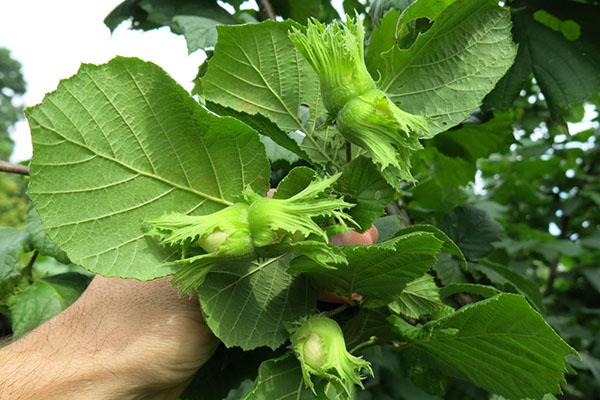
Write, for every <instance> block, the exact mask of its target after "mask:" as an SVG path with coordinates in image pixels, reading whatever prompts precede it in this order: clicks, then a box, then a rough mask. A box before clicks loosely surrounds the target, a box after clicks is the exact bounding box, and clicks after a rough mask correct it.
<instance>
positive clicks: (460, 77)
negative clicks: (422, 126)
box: [372, 0, 516, 136]
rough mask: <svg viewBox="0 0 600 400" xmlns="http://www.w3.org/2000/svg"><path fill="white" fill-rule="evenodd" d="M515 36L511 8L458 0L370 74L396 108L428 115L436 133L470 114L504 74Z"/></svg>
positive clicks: (483, 1)
mask: <svg viewBox="0 0 600 400" xmlns="http://www.w3.org/2000/svg"><path fill="white" fill-rule="evenodd" d="M511 37H512V36H511V21H510V13H509V12H508V10H506V9H503V8H500V7H498V5H497V2H496V1H494V0H472V1H459V2H455V3H454V4H452V5H451V6H449V7H448V8H446V9H445V10H444V11H443V12H442V13H441V15H440V16H439V18H438V19H437V20H436V21H435V23H434V24H433V26H432V27H431V28H430V29H429V30H428V31H427V32H425V33H423V34H421V35H420V36H419V37H418V38H417V40H416V41H415V43H414V44H413V45H412V46H411V47H410V48H409V49H407V50H403V49H400V48H398V47H397V46H396V47H393V48H392V49H391V50H389V51H388V52H387V53H385V55H384V56H383V57H382V59H383V61H382V62H381V63H380V64H379V65H376V66H375V67H374V70H372V73H373V75H374V76H377V72H378V73H380V74H381V86H382V88H383V89H384V91H386V92H387V93H388V95H389V96H390V98H391V99H392V100H393V101H394V102H395V103H396V104H397V105H398V107H400V108H401V109H403V110H405V111H407V112H410V113H413V114H417V115H425V116H427V117H428V118H429V119H430V124H429V127H430V129H429V135H430V136H435V135H436V134H438V133H440V132H443V131H445V130H447V129H449V128H451V127H452V126H454V125H457V124H458V123H460V122H461V121H463V120H464V119H466V118H467V117H468V115H469V113H470V112H471V111H473V110H474V109H476V108H477V107H479V105H480V104H481V101H482V100H483V98H484V96H485V95H486V94H487V93H488V92H489V91H491V90H492V89H493V88H494V85H495V83H496V82H497V81H498V80H499V79H500V78H501V77H502V76H503V75H504V74H505V72H506V71H507V70H508V68H509V67H510V66H511V64H512V62H513V60H514V56H515V52H516V47H515V45H514V44H513V42H512V39H511ZM375 70H376V71H375Z"/></svg>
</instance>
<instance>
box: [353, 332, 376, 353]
mask: <svg viewBox="0 0 600 400" xmlns="http://www.w3.org/2000/svg"><path fill="white" fill-rule="evenodd" d="M375 343H377V336H371V337H370V338H369V340H366V341H364V342H362V343H359V344H357V345H356V346H354V347H353V348H352V349H351V350H350V353H352V354H354V353H356V352H357V351H358V350H362V349H364V348H365V347H369V346H372V345H374V344H375Z"/></svg>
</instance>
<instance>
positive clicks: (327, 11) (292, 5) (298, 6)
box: [271, 0, 339, 24]
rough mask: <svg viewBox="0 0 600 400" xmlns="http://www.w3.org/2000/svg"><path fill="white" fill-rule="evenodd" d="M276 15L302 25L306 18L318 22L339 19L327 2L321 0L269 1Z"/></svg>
mask: <svg viewBox="0 0 600 400" xmlns="http://www.w3.org/2000/svg"><path fill="white" fill-rule="evenodd" d="M271 3H272V4H273V8H274V9H275V10H276V11H277V15H281V16H282V17H283V18H291V19H294V20H296V21H298V22H300V23H302V24H304V23H306V20H307V19H308V18H316V19H318V20H320V21H329V20H332V19H334V18H339V14H338V13H337V11H336V10H335V8H333V6H332V5H331V2H329V1H322V0H303V1H294V0H271Z"/></svg>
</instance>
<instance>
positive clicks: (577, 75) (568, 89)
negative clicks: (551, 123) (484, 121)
mask: <svg viewBox="0 0 600 400" xmlns="http://www.w3.org/2000/svg"><path fill="white" fill-rule="evenodd" d="M557 3H560V2H557ZM541 6H542V7H544V8H547V9H548V10H550V11H552V12H553V13H555V14H557V15H561V16H562V17H566V18H569V17H571V18H572V19H575V20H576V21H577V22H578V23H581V24H582V29H581V33H582V36H581V37H580V38H579V39H578V40H576V41H570V40H568V39H567V38H565V37H564V36H563V34H562V33H560V32H554V31H553V30H552V29H550V28H548V27H546V26H544V25H543V24H541V23H540V22H538V21H535V19H534V17H533V15H534V12H535V10H536V9H539V8H540V7H541ZM554 10H555V11H554ZM599 16H600V13H599V12H598V9H597V7H596V6H594V5H591V4H590V5H586V4H578V3H575V4H571V3H569V4H551V3H548V2H538V3H537V4H535V3H533V4H531V5H528V6H527V7H523V8H521V9H519V10H518V11H516V12H514V13H513V24H514V38H515V41H516V42H517V43H518V44H519V50H518V52H517V57H516V60H515V64H514V65H513V67H512V68H511V69H510V70H509V71H508V73H507V74H506V76H504V78H502V80H500V82H498V85H497V86H496V88H495V89H494V91H493V92H492V93H490V95H489V96H488V97H487V98H486V105H487V106H488V107H496V108H508V107H510V106H511V105H512V103H513V101H514V100H515V99H516V98H517V96H518V95H519V92H520V91H521V89H523V87H524V86H525V83H526V82H527V81H528V80H529V77H530V75H531V73H533V76H534V78H535V80H536V82H537V84H538V85H539V86H540V89H541V91H542V93H543V94H544V98H545V100H546V102H547V104H548V107H549V108H550V111H551V112H552V114H553V115H555V116H558V115H563V114H566V113H567V112H568V110H569V109H570V108H571V106H573V105H575V104H577V103H580V102H582V101H584V100H588V99H591V98H592V97H593V96H594V95H596V94H597V93H598V91H599V90H600V67H599V65H600V56H599V55H598V54H599V52H600V46H599V45H598V40H597V35H598V32H597V27H596V26H597V21H598V17H599Z"/></svg>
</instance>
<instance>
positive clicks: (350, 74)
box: [290, 16, 427, 187]
mask: <svg viewBox="0 0 600 400" xmlns="http://www.w3.org/2000/svg"><path fill="white" fill-rule="evenodd" d="M290 39H291V40H292V42H293V43H294V44H295V45H296V47H297V48H298V50H299V51H300V52H301V53H302V54H303V55H304V57H305V58H306V59H307V60H308V62H309V63H310V64H311V65H312V67H313V69H314V70H315V72H316V73H317V75H318V76H319V80H320V82H321V95H322V97H323V103H324V105H325V108H326V109H327V112H328V113H329V116H330V119H331V120H333V119H335V122H336V125H337V127H338V129H339V130H340V132H341V133H342V135H343V136H344V138H345V139H346V140H348V141H349V142H351V143H353V144H356V145H358V146H360V147H362V148H364V149H365V150H366V151H367V153H368V154H369V155H370V157H371V159H372V160H373V161H374V162H375V163H376V164H377V165H378V166H379V168H380V170H381V172H382V174H383V176H384V177H385V178H386V180H387V181H388V182H389V183H390V184H391V185H392V186H393V187H397V186H398V184H399V183H400V180H401V179H402V180H405V181H409V182H412V181H414V179H413V177H412V175H411V173H410V156H411V154H412V153H413V152H415V151H416V150H419V149H421V148H422V146H421V144H420V143H419V139H422V138H424V137H426V131H427V120H426V119H425V118H424V117H422V116H418V115H413V114H409V113H407V112H405V111H402V110H401V109H400V108H398V107H397V106H396V105H395V104H394V103H393V102H392V101H391V100H390V99H389V97H388V96H387V95H386V93H385V92H383V91H382V90H379V89H377V87H376V84H375V82H374V81H373V79H372V78H371V76H370V75H369V72H368V71H367V67H366V65H365V61H364V50H363V48H364V43H363V42H364V28H363V25H362V22H361V20H360V19H359V18H358V16H356V17H355V18H350V17H347V22H346V24H342V23H340V22H338V21H334V22H332V23H331V24H329V25H327V26H326V25H323V24H322V23H320V22H318V21H310V22H309V24H308V27H307V29H306V32H305V33H303V32H301V31H300V30H298V29H292V32H290Z"/></svg>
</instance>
